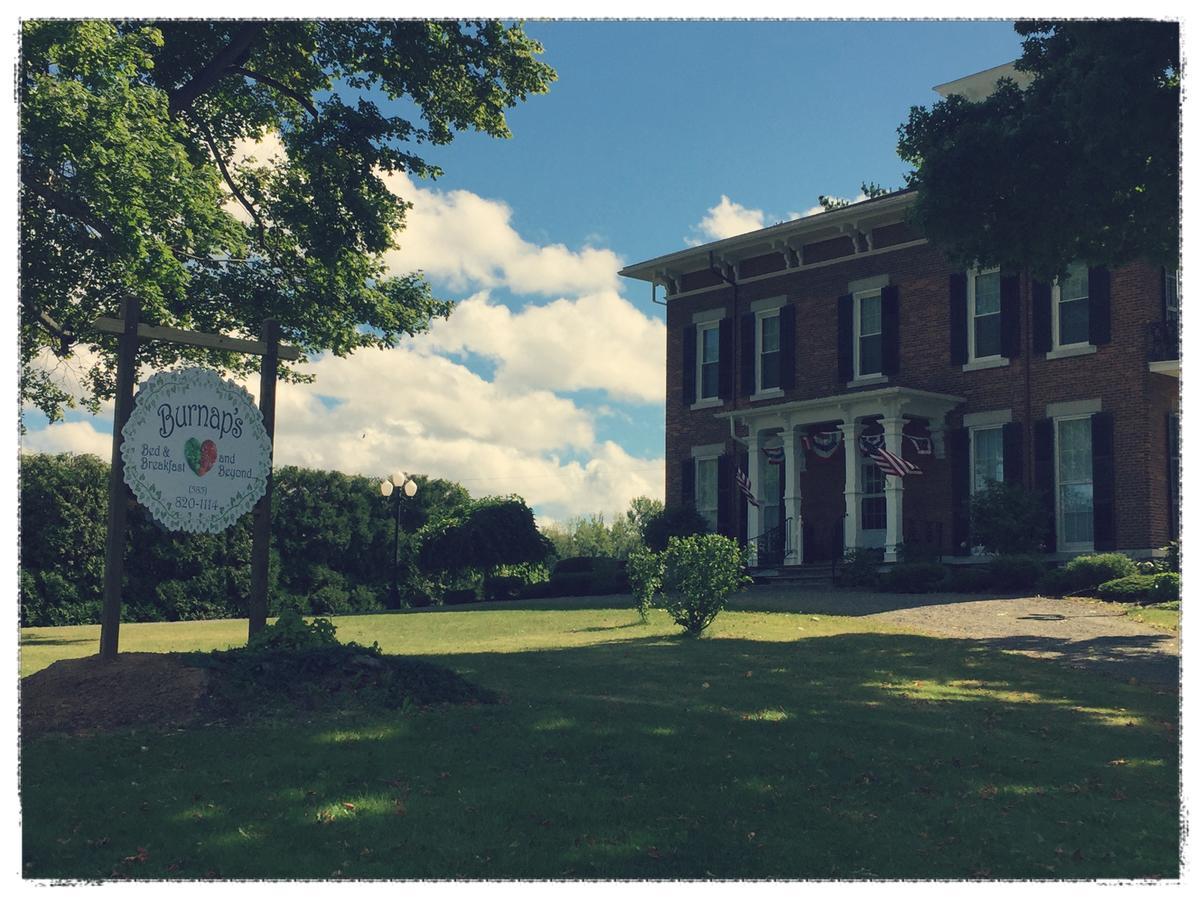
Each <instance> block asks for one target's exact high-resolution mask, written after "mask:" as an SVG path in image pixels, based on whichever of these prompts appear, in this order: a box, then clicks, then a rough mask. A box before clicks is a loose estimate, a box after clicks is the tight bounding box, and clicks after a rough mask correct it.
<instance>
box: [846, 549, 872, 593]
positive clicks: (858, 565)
mask: <svg viewBox="0 0 1200 900" xmlns="http://www.w3.org/2000/svg"><path fill="white" fill-rule="evenodd" d="M881 562H883V550H881V549H880V548H878V547H856V548H853V549H850V550H847V551H846V554H845V556H844V557H843V558H842V565H841V566H840V567H839V568H838V573H837V583H838V584H840V585H844V586H845V587H864V588H873V587H875V585H876V583H877V582H878V581H879V564H880V563H881Z"/></svg>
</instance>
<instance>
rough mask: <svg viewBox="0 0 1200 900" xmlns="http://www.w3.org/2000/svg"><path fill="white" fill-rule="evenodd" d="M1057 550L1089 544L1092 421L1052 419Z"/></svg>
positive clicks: (1079, 548) (1091, 506)
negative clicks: (1055, 483) (1055, 467)
mask: <svg viewBox="0 0 1200 900" xmlns="http://www.w3.org/2000/svg"><path fill="white" fill-rule="evenodd" d="M1055 426H1056V430H1057V435H1056V438H1057V439H1056V440H1055V442H1054V443H1055V446H1056V447H1057V448H1058V460H1057V465H1058V472H1057V475H1058V477H1057V479H1056V480H1057V483H1058V498H1057V499H1058V509H1057V518H1058V541H1059V549H1060V550H1088V549H1091V547H1092V540H1093V538H1092V522H1093V505H1092V420H1091V417H1090V416H1085V417H1083V418H1077V419H1057V420H1055Z"/></svg>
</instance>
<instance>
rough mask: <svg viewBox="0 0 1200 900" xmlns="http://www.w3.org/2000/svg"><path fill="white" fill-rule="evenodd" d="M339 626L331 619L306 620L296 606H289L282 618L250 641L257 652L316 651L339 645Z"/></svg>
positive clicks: (248, 645)
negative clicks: (291, 607)
mask: <svg viewBox="0 0 1200 900" xmlns="http://www.w3.org/2000/svg"><path fill="white" fill-rule="evenodd" d="M336 635H337V627H336V626H335V625H334V624H333V623H332V622H330V621H329V620H328V619H313V620H312V621H311V622H305V621H304V618H303V617H302V616H301V615H300V613H298V612H297V611H296V610H295V609H285V610H284V611H283V612H281V613H280V614H279V618H278V619H276V620H275V621H274V622H273V623H271V624H269V625H267V626H266V627H265V628H263V629H262V630H261V631H259V632H258V634H256V635H253V636H252V637H251V638H250V640H248V641H247V642H246V649H247V650H253V651H267V652H271V651H282V650H312V649H319V648H321V647H336V646H338V639H337V636H336Z"/></svg>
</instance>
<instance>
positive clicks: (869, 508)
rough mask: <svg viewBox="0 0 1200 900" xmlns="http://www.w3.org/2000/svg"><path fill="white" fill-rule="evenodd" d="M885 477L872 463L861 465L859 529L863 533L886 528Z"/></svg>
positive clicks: (881, 470)
mask: <svg viewBox="0 0 1200 900" xmlns="http://www.w3.org/2000/svg"><path fill="white" fill-rule="evenodd" d="M886 486H887V476H886V475H885V474H884V473H883V469H881V468H879V466H877V465H876V464H875V463H874V462H864V463H863V464H862V498H861V510H862V515H861V517H860V521H859V527H860V528H862V529H863V530H864V531H874V530H878V529H881V528H887V497H886V496H885V495H884V493H883V491H884V488H885V487H886Z"/></svg>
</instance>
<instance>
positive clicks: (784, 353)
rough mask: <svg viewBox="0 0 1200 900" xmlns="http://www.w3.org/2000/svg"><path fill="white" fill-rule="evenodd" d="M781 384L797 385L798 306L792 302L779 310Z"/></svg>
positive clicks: (790, 387)
mask: <svg viewBox="0 0 1200 900" xmlns="http://www.w3.org/2000/svg"><path fill="white" fill-rule="evenodd" d="M779 386H780V387H781V388H783V389H784V390H785V391H790V390H792V389H793V388H795V387H796V307H795V306H794V305H793V304H791V303H789V304H787V305H786V306H784V307H783V308H781V309H780V310H779Z"/></svg>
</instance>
